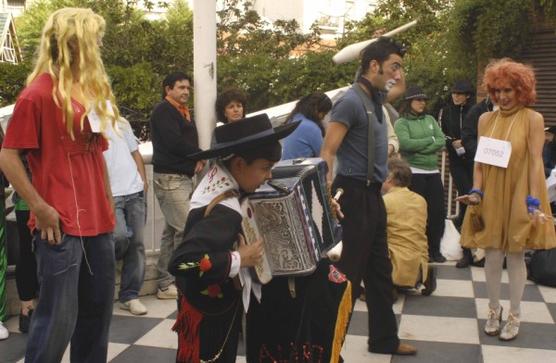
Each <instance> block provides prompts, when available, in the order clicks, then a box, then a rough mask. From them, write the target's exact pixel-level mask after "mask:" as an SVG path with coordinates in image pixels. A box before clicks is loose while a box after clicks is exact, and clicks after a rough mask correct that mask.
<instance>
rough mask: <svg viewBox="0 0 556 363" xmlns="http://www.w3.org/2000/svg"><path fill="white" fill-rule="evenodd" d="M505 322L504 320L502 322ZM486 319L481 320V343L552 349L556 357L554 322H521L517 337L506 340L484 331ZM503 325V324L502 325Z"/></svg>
mask: <svg viewBox="0 0 556 363" xmlns="http://www.w3.org/2000/svg"><path fill="white" fill-rule="evenodd" d="M502 324H504V322H502ZM484 326H485V320H479V340H480V342H481V344H488V345H502V346H509V347H516V348H530V349H551V350H554V356H555V357H556V327H555V326H554V324H540V323H526V322H521V325H520V326H519V335H518V336H517V338H516V339H514V340H512V341H509V342H504V341H501V340H500V339H498V337H491V336H488V335H486V334H485V333H484V332H483V327H484ZM502 326H503V325H502Z"/></svg>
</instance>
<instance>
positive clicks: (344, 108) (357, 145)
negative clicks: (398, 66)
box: [330, 84, 388, 182]
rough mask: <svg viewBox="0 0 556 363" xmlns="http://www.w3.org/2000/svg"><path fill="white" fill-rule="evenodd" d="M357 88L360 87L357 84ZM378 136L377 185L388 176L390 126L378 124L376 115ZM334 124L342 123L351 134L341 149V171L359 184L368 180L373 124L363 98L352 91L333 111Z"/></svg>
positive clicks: (349, 90)
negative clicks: (370, 129)
mask: <svg viewBox="0 0 556 363" xmlns="http://www.w3.org/2000/svg"><path fill="white" fill-rule="evenodd" d="M354 87H359V85H357V84H354ZM371 120H372V124H373V127H374V134H375V165H374V173H373V176H374V178H375V181H377V182H383V181H384V180H386V177H387V175H388V165H387V162H388V127H387V125H386V122H385V121H384V120H382V122H378V120H377V118H376V112H373V115H371ZM330 122H340V123H342V124H344V125H346V126H347V128H348V132H347V134H346V136H345V137H344V140H343V141H342V144H341V145H340V148H339V149H338V153H337V158H338V169H337V172H338V174H340V175H344V176H349V177H352V178H355V179H357V180H361V181H366V180H367V138H368V131H369V129H368V127H369V121H368V118H367V111H366V109H365V105H364V104H363V101H362V100H361V98H360V97H359V95H358V94H357V93H356V92H355V91H354V90H353V89H352V88H350V89H348V90H347V91H346V93H345V94H344V95H343V96H342V98H340V99H339V100H338V101H337V102H336V103H335V104H334V106H333V107H332V112H331V116H330Z"/></svg>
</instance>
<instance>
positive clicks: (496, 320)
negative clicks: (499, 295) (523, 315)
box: [485, 306, 502, 336]
mask: <svg viewBox="0 0 556 363" xmlns="http://www.w3.org/2000/svg"><path fill="white" fill-rule="evenodd" d="M501 321H502V306H498V309H490V308H489V309H488V319H487V321H486V323H485V333H486V334H487V335H490V336H496V335H498V334H500V322H501Z"/></svg>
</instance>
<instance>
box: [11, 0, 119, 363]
mask: <svg viewBox="0 0 556 363" xmlns="http://www.w3.org/2000/svg"><path fill="white" fill-rule="evenodd" d="M104 28H105V22H104V19H103V18H102V17H100V16H99V15H97V14H95V13H94V12H93V11H92V10H90V9H78V8H65V9H60V10H58V11H56V12H54V13H52V14H51V15H50V17H49V18H48V20H47V22H46V24H45V27H44V30H43V33H42V38H41V44H40V48H39V54H38V59H37V62H36V66H35V69H34V70H33V72H32V73H31V74H30V75H29V77H28V80H27V87H26V88H25V89H24V90H23V91H22V92H21V94H20V96H19V98H18V100H17V102H16V105H15V109H14V113H13V117H12V119H11V122H10V124H9V126H8V129H7V132H6V137H5V139H4V143H3V145H2V150H1V152H0V168H1V169H2V171H3V172H4V173H5V175H6V177H7V178H8V180H9V181H10V182H11V184H12V185H13V187H14V188H15V190H16V191H17V193H18V194H19V195H20V196H21V197H22V198H23V200H25V201H26V202H27V204H28V205H29V208H30V210H31V217H30V220H29V228H30V229H31V231H32V233H33V235H34V245H35V254H36V257H37V264H38V267H37V269H38V276H39V282H40V293H39V299H38V304H37V308H36V310H35V312H34V314H33V321H32V324H31V329H30V332H29V338H28V343H27V351H26V356H25V361H26V362H59V361H60V360H61V359H62V356H63V354H64V351H65V349H66V347H67V345H68V343H69V342H70V340H71V361H72V362H81V361H83V362H84V361H87V362H106V356H107V348H108V330H109V326H110V320H111V317H112V303H113V298H114V276H115V272H114V271H115V268H114V267H115V261H114V242H113V239H112V234H111V233H112V231H113V229H114V212H113V202H112V197H111V192H110V184H109V183H108V180H107V179H108V177H107V173H106V166H105V164H104V158H103V154H102V152H103V150H105V149H106V148H107V141H106V139H105V138H104V137H103V135H102V130H103V129H104V128H105V127H106V126H107V123H108V122H111V123H112V124H114V122H115V120H116V119H117V118H118V117H119V112H118V109H117V107H116V106H115V99H114V95H113V94H112V90H111V88H110V85H109V83H108V78H107V76H106V73H105V71H104V66H103V64H102V60H101V58H100V45H101V38H102V35H103V33H104ZM20 154H24V155H25V156H26V157H27V160H28V162H29V168H30V170H31V174H32V181H30V180H29V178H28V177H27V174H26V172H25V169H24V167H23V164H22V162H21V160H20Z"/></svg>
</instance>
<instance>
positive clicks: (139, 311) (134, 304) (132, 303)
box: [120, 299, 147, 315]
mask: <svg viewBox="0 0 556 363" xmlns="http://www.w3.org/2000/svg"><path fill="white" fill-rule="evenodd" d="M120 309H122V310H128V311H129V312H130V313H132V314H133V315H145V314H146V313H147V308H146V307H145V305H143V303H142V302H141V301H139V299H131V300H129V301H126V302H123V303H122V302H121V303H120Z"/></svg>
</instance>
